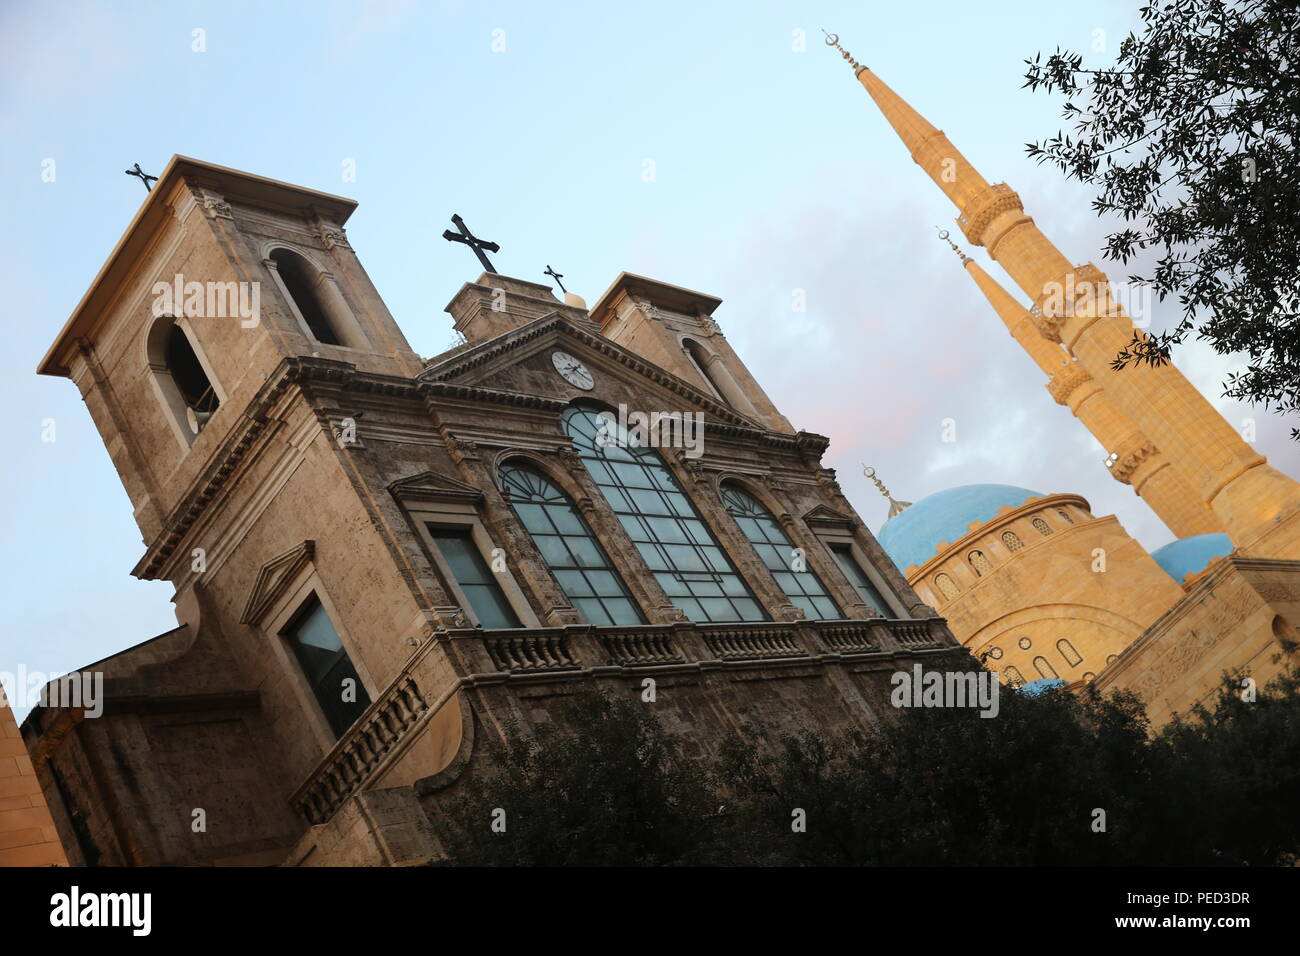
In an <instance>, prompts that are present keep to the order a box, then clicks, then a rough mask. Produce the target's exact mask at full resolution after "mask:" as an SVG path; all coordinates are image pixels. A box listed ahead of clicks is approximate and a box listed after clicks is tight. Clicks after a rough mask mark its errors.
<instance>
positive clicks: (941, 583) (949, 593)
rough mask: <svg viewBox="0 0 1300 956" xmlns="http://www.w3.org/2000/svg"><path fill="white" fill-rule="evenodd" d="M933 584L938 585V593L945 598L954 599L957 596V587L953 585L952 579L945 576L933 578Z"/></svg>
mask: <svg viewBox="0 0 1300 956" xmlns="http://www.w3.org/2000/svg"><path fill="white" fill-rule="evenodd" d="M934 583H935V584H936V585H938V587H939V592H940V593H941V594H942V595H943V596H944V597H946V598H955V597H956V596H957V585H956V584H954V583H953V580H952V578H950V577H948V575H946V574H939V575H936V576H935V579H934Z"/></svg>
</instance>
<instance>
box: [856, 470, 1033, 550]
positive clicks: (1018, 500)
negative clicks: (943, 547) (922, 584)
mask: <svg viewBox="0 0 1300 956" xmlns="http://www.w3.org/2000/svg"><path fill="white" fill-rule="evenodd" d="M1041 497H1043V495H1042V493H1041V492H1038V491H1030V490H1029V489H1028V488H1017V487H1015V486H1014V485H961V486H959V487H957V488H948V489H947V490H945V491H936V492H935V493H934V494H932V495H929V496H928V497H925V498H922V499H921V500H920V501H918V502H917V503H916V504H914V505H912V506H911V507H910V508H908V509H907V510H906V511H904V512H902V513H901V514H898V515H895V516H894V517H892V518H890V519H889V520H888V521H886V522H885V525H884V527H883V528H881V529H880V534H878V535H876V538H877V540H879V541H880V546H881V547H882V548H884V549H885V553H886V554H888V555H889V556H890V558H892V559H893V561H894V563H895V564H896V565H898V568H899V570H900V571H905V570H906V569H907V567H908V566H909V565H913V564H915V565H917V566H920V565H922V564H925V562H926V561H929V560H930V559H931V558H932V557H934V555H935V549H936V547H937V545H939V544H940V543H941V542H944V541H947V542H949V543H950V544H951V543H952V542H954V541H956V540H958V539H959V538H964V537H965V536H966V531H967V529H968V528H969V527H970V524H971V522H972V521H988V520H989V519H990V518H993V517H995V516H996V515H997V513H998V512H999V511H1001V510H1002V509H1003V508H1005V507H1007V506H1008V505H1010V506H1011V507H1013V508H1017V507H1019V506H1020V505H1023V504H1024V503H1025V502H1026V501H1028V500H1029V499H1030V498H1041Z"/></svg>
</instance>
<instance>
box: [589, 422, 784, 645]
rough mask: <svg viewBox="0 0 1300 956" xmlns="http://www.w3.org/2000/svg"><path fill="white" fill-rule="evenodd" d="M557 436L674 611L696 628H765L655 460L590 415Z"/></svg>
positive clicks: (687, 504)
mask: <svg viewBox="0 0 1300 956" xmlns="http://www.w3.org/2000/svg"><path fill="white" fill-rule="evenodd" d="M564 430H565V432H566V433H567V434H568V436H569V437H570V438H571V439H572V440H573V445H574V448H575V449H577V452H578V455H579V457H580V458H581V459H582V463H583V465H584V466H585V467H586V469H587V472H588V473H589V474H590V475H591V477H592V480H593V481H595V483H596V484H597V485H598V486H599V487H600V490H601V493H602V494H603V495H604V496H605V500H606V501H607V502H609V506H610V508H612V509H613V511H614V513H615V514H616V515H618V520H619V521H620V522H621V523H622V525H623V528H624V530H626V531H627V533H628V536H629V537H630V538H631V539H632V542H633V543H634V544H635V545H636V547H637V550H638V551H640V552H641V557H642V558H643V559H644V560H645V563H646V564H647V565H648V566H649V567H650V570H651V572H652V573H653V574H654V576H655V580H656V581H658V582H659V586H660V587H662V588H663V589H664V593H665V594H667V595H668V599H669V600H670V601H672V602H673V604H674V606H676V607H678V608H680V609H681V610H682V612H683V613H684V614H685V615H686V616H687V617H688V618H690V619H691V620H692V621H698V622H711V621H764V620H767V615H766V614H765V613H764V612H763V609H762V608H761V607H760V606H759V604H758V602H757V601H756V600H755V599H754V595H753V594H751V593H750V590H749V587H748V586H747V585H746V584H745V581H744V579H743V578H741V576H740V575H739V574H738V573H736V569H735V567H733V566H732V564H731V562H730V561H729V560H727V556H726V554H725V553H724V552H723V550H722V548H721V547H719V546H718V541H717V539H716V538H714V537H713V533H712V532H711V531H710V530H709V529H708V527H707V526H706V525H705V524H704V522H703V521H702V520H700V516H699V513H698V512H697V511H696V510H695V506H694V505H692V504H691V502H690V499H689V498H687V497H686V495H685V493H684V492H683V491H682V489H681V488H680V487H679V486H678V484H677V481H676V480H675V479H674V478H673V476H672V473H671V472H670V471H669V470H668V468H667V466H666V465H664V463H663V459H661V458H660V457H659V453H658V452H656V451H655V450H654V449H653V448H646V447H631V446H630V445H629V443H628V440H627V439H628V436H627V434H626V433H625V432H621V431H620V430H619V429H618V427H617V421H616V419H614V418H613V416H612V415H611V416H608V417H602V416H601V415H600V413H598V412H596V411H595V410H593V409H590V408H578V407H574V408H570V409H568V411H566V412H565V413H564Z"/></svg>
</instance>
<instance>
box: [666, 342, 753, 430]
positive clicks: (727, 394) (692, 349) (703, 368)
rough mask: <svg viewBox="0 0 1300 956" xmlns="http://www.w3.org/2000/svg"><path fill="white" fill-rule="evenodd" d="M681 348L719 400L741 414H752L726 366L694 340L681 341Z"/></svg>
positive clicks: (745, 396) (747, 400)
mask: <svg viewBox="0 0 1300 956" xmlns="http://www.w3.org/2000/svg"><path fill="white" fill-rule="evenodd" d="M682 348H683V349H685V351H686V354H687V355H688V356H690V359H691V361H692V362H693V363H694V364H695V367H696V368H697V369H699V371H700V374H701V375H703V376H704V380H705V381H706V382H708V383H709V384H710V385H712V386H713V391H714V392H716V393H717V395H718V397H719V398H721V399H722V400H723V401H724V402H726V403H727V404H728V405H730V406H731V407H732V408H735V409H738V410H739V411H741V412H744V413H753V412H754V406H753V404H751V403H750V401H749V397H748V396H747V395H746V394H745V392H744V390H743V389H742V388H741V387H740V386H739V385H737V384H736V380H735V379H734V378H732V377H731V372H730V371H728V370H727V366H726V365H725V364H724V363H723V362H721V361H720V360H719V359H718V357H717V356H716V355H713V354H711V353H710V352H708V351H707V350H706V349H705V348H704V346H702V345H700V343H699V342H696V341H695V340H694V339H682Z"/></svg>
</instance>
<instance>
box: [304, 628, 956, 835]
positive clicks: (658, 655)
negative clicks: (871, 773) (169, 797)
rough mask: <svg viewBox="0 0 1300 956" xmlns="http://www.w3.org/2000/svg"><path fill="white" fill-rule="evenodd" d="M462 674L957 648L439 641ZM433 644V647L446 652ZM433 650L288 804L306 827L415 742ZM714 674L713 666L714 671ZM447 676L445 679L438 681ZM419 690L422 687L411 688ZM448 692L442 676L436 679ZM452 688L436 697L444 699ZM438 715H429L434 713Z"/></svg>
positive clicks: (931, 642) (875, 637)
mask: <svg viewBox="0 0 1300 956" xmlns="http://www.w3.org/2000/svg"><path fill="white" fill-rule="evenodd" d="M443 633H444V634H445V642H450V643H452V644H454V645H455V656H456V657H457V658H458V659H459V660H460V661H461V662H462V666H463V667H465V668H468V669H469V670H470V671H472V672H476V673H477V674H478V676H488V675H493V674H504V675H508V676H510V677H514V676H515V675H518V676H520V677H526V676H529V675H537V677H538V678H540V679H545V675H548V674H553V675H556V676H561V675H563V673H564V672H566V671H568V672H574V671H589V670H596V669H599V668H609V667H627V668H636V667H682V666H696V665H698V664H699V663H701V662H708V661H712V662H720V663H725V664H729V665H733V666H744V665H746V664H750V665H753V664H759V665H761V664H762V663H763V662H766V661H771V662H773V663H774V664H779V663H780V662H786V661H799V660H805V661H809V662H813V661H816V660H818V659H819V658H820V659H831V660H834V659H838V658H841V657H844V656H846V655H849V656H864V657H866V656H869V655H876V656H879V657H882V658H884V659H888V657H889V656H891V655H893V654H897V653H912V652H916V651H924V650H931V649H943V648H956V647H957V646H958V645H957V644H956V643H955V642H953V641H952V639H951V638H949V637H947V636H946V631H945V629H944V625H943V622H942V621H941V620H938V619H930V620H920V621H896V620H888V619H885V618H872V619H869V620H843V621H800V622H796V623H784V622H766V623H758V624H698V625H697V624H690V623H680V624H673V625H643V626H639V627H596V628H589V627H568V628H534V629H519V630H499V631H483V630H479V629H476V628H465V629H456V630H449V631H446V632H443ZM445 642H444V641H443V640H442V639H440V641H439V643H445ZM433 646H434V643H433V642H430V643H429V644H426V646H425V647H424V648H422V649H421V651H419V652H417V653H416V654H414V655H412V657H411V659H410V660H409V661H408V662H407V664H406V665H405V667H404V668H403V670H402V673H401V674H400V675H399V676H398V678H397V679H396V680H395V681H394V682H393V683H392V684H390V685H389V687H388V689H387V690H385V691H384V692H383V693H382V694H380V695H379V697H378V698H377V699H376V700H375V702H374V703H373V704H371V705H370V707H369V708H367V709H366V712H365V713H364V714H362V715H361V717H360V718H358V720H357V722H356V723H355V724H353V725H352V727H351V728H349V730H348V731H347V733H345V734H344V735H343V736H342V737H341V738H340V739H339V742H338V743H337V744H336V745H335V746H334V749H333V750H331V751H330V752H329V753H328V754H327V755H326V756H325V758H324V760H322V761H321V763H320V765H319V766H317V768H316V769H315V770H314V771H313V772H312V774H311V776H310V777H308V778H307V780H306V781H305V782H304V783H303V784H302V786H301V787H299V788H298V790H297V792H296V793H295V794H294V795H293V797H292V798H291V802H292V804H293V806H294V807H295V809H297V811H298V812H299V813H301V814H302V816H303V817H304V818H305V819H307V820H308V821H309V822H310V823H312V824H317V823H323V822H325V821H326V820H328V819H329V818H330V817H331V816H333V814H334V812H335V811H336V810H338V808H339V807H340V806H342V805H343V802H344V801H345V800H347V799H348V797H350V796H352V794H354V793H356V792H358V791H359V790H362V789H364V787H365V786H366V784H367V782H368V781H369V780H371V779H372V778H374V777H376V776H377V775H378V774H379V773H382V772H383V771H384V769H385V767H386V766H389V765H391V763H392V761H393V760H394V759H395V758H396V757H397V756H398V755H399V754H400V753H401V752H402V750H404V749H405V747H406V746H408V745H409V744H410V742H411V741H412V740H413V739H415V737H416V731H417V730H418V729H419V728H420V727H421V726H423V725H424V723H426V722H427V719H428V718H429V717H431V716H432V714H431V713H430V707H432V706H434V704H433V702H432V700H431V698H430V697H428V696H426V694H425V693H423V692H422V691H421V688H420V683H424V684H425V685H426V687H429V688H430V689H431V687H432V684H433V683H436V682H435V681H433V680H432V678H430V676H429V675H430V673H431V671H430V670H428V669H426V668H427V663H428V662H429V661H430V660H431V659H433V658H431V656H430V654H429V650H430V649H431V648H432V647H433ZM715 666H716V664H715ZM443 673H444V675H445V671H444V672H443ZM417 680H418V681H419V682H420V683H417ZM442 682H443V683H445V676H444V677H443V678H442ZM452 689H453V688H449V687H443V688H442V691H441V694H442V697H444V698H445V697H446V696H448V695H449V694H450V692H451V690H452ZM435 709H436V708H435Z"/></svg>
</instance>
